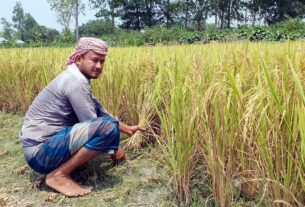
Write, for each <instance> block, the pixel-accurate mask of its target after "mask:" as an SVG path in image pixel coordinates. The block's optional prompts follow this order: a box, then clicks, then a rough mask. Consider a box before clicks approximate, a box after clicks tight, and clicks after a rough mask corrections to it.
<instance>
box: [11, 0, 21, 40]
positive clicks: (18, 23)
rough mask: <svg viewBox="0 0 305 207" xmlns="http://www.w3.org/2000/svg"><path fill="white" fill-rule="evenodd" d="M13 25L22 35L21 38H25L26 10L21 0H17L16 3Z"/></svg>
mask: <svg viewBox="0 0 305 207" xmlns="http://www.w3.org/2000/svg"><path fill="white" fill-rule="evenodd" d="M12 21H13V26H14V27H15V28H16V30H17V31H18V33H19V35H20V37H19V38H20V39H22V40H23V33H24V11H23V8H22V5H21V3H20V2H19V1H17V3H16V5H15V6H14V8H13V16H12Z"/></svg>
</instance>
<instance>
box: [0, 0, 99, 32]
mask: <svg viewBox="0 0 305 207" xmlns="http://www.w3.org/2000/svg"><path fill="white" fill-rule="evenodd" d="M17 1H20V2H21V5H22V8H23V11H24V13H30V14H31V15H32V16H33V17H34V19H35V20H36V21H37V23H38V24H40V25H42V26H46V27H48V28H53V29H57V30H59V31H61V30H62V29H63V27H62V26H61V25H60V24H58V23H57V20H56V13H55V12H54V11H52V10H51V7H50V5H49V4H48V2H47V0H0V18H2V17H4V18H5V19H6V20H7V21H9V22H12V15H13V8H14V6H15V5H16V2H17ZM82 2H83V3H85V5H86V9H85V15H83V14H80V16H79V25H82V24H83V23H86V22H88V21H89V20H94V19H96V18H95V16H94V14H95V10H92V9H90V7H89V5H88V2H89V1H88V0H82ZM74 24H75V23H74V22H73V23H72V24H71V27H74ZM0 30H2V26H1V25H0Z"/></svg>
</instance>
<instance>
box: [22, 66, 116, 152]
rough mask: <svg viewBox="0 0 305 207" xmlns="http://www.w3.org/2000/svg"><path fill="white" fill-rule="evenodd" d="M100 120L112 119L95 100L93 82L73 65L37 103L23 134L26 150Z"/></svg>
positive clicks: (29, 112) (31, 110)
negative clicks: (64, 130)
mask: <svg viewBox="0 0 305 207" xmlns="http://www.w3.org/2000/svg"><path fill="white" fill-rule="evenodd" d="M100 116H112V115H111V114H109V113H108V112H107V111H106V110H105V109H104V108H103V107H102V105H101V104H100V103H99V102H98V100H97V99H96V98H95V97H93V95H92V90H91V85H90V80H89V79H87V78H86V77H85V76H84V75H83V74H82V73H81V72H80V71H79V69H78V67H77V65H76V64H72V65H69V66H68V68H67V70H65V71H63V72H62V73H60V74H59V75H58V76H57V77H56V78H55V79H54V80H53V81H52V82H50V83H49V84H48V85H47V86H46V88H44V89H43V90H42V91H41V92H40V93H39V94H38V96H37V97H36V98H35V100H34V101H33V103H32V105H31V106H30V108H29V110H28V111H27V113H26V115H25V118H24V123H23V126H22V129H21V132H20V138H21V141H22V144H23V146H24V147H30V146H35V145H37V144H39V143H42V142H45V141H46V140H47V139H48V138H50V137H51V136H53V135H55V134H56V133H57V132H58V131H60V130H61V129H63V128H66V127H69V126H73V125H74V124H76V123H79V122H83V121H88V120H90V119H93V118H97V117H100Z"/></svg>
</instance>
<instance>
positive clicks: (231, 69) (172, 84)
mask: <svg viewBox="0 0 305 207" xmlns="http://www.w3.org/2000/svg"><path fill="white" fill-rule="evenodd" d="M304 48H305V42H304V41H297V42H289V41H288V42H280V43H274V42H272V43H266V42H265V43H250V42H237V43H213V44H206V45H187V46H155V47H128V48H111V49H110V52H109V55H108V56H107V59H106V63H105V67H104V71H103V74H102V75H101V76H100V78H99V79H98V80H93V81H92V87H93V93H94V95H95V96H96V97H97V98H99V100H100V101H101V102H102V104H103V105H104V107H105V108H106V109H107V110H108V111H110V112H111V113H112V114H114V115H116V116H118V117H119V118H120V119H121V120H122V121H125V122H127V123H128V124H137V123H139V124H140V125H142V126H144V127H145V128H146V131H145V133H141V134H140V133H138V134H136V135H134V136H133V137H131V138H129V139H123V141H122V145H123V146H124V148H126V149H129V150H132V151H137V153H139V152H140V153H144V152H146V150H147V148H148V147H149V148H150V147H153V148H154V149H158V150H159V151H158V152H159V154H155V153H152V154H151V156H150V158H149V159H152V160H156V161H157V162H158V163H160V165H161V166H162V169H163V171H166V174H167V175H168V176H169V179H168V180H167V182H168V183H167V184H168V186H169V187H168V188H169V189H170V191H171V195H172V197H173V198H174V200H175V202H174V203H172V204H171V205H173V206H175V205H176V206H219V207H227V206H234V205H235V204H236V202H237V201H238V200H240V199H243V200H245V201H246V203H245V205H242V206H275V207H281V206H304V205H305V93H304V86H305V49H304ZM72 50H73V48H67V49H62V48H37V49H1V50H0V83H1V84H0V108H1V109H2V111H4V112H18V113H19V114H24V113H25V112H26V111H27V109H28V107H29V105H30V104H31V102H32V101H33V99H34V98H35V96H36V95H37V94H38V93H39V91H40V90H41V89H42V88H43V87H44V86H45V85H46V84H47V83H49V82H50V81H51V80H52V79H53V78H54V77H55V76H56V75H57V74H59V73H60V72H61V71H63V70H64V69H65V63H66V59H67V57H68V55H69V54H70V53H71V52H72ZM0 139H1V138H0ZM19 153H20V152H19ZM1 159H5V157H4V158H1ZM0 188H1V186H0ZM203 198H205V199H203ZM247 203H248V204H247ZM250 203H251V204H250ZM161 206H162V205H161ZM163 206H165V205H163Z"/></svg>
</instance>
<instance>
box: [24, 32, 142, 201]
mask: <svg viewBox="0 0 305 207" xmlns="http://www.w3.org/2000/svg"><path fill="white" fill-rule="evenodd" d="M107 50H108V47H107V45H106V43H105V42H103V41H102V40H99V39H95V38H89V37H86V38H81V39H80V40H79V42H78V44H77V46H76V48H75V50H74V52H73V53H72V54H71V55H70V56H69V59H68V62H67V70H65V71H63V72H62V73H60V74H59V75H58V76H57V77H56V78H55V79H54V80H53V81H52V82H50V83H49V84H48V85H47V86H46V88H44V89H43V90H42V91H41V92H40V93H39V94H38V96H37V97H36V98H35V100H34V101H33V103H32V105H31V106H30V108H29V110H28V111H27V113H26V115H25V118H24V123H23V126H22V129H21V132H20V138H21V141H22V144H23V152H24V156H25V159H26V161H27V163H28V165H29V166H30V167H31V168H32V169H33V170H35V171H37V172H38V173H42V174H47V176H46V184H47V185H48V186H49V187H51V188H53V189H55V190H57V191H59V192H61V193H63V194H64V195H66V196H81V195H85V194H88V193H89V192H90V191H91V187H89V186H81V185H78V184H77V183H76V182H74V181H73V180H72V179H71V177H70V173H71V172H72V171H73V170H75V169H76V168H77V167H79V166H81V165H83V164H85V163H87V162H88V161H90V160H91V159H93V158H94V157H96V156H97V155H99V154H100V153H105V152H106V153H109V154H111V155H110V156H111V158H112V159H113V160H124V159H125V152H124V151H123V150H122V149H121V148H119V143H120V131H121V132H123V133H125V134H127V135H129V136H132V135H133V134H134V133H135V132H136V131H138V130H141V131H143V128H141V127H140V126H138V125H135V126H129V125H126V124H124V123H122V122H120V121H119V120H118V119H117V118H116V117H113V116H112V115H111V114H109V113H108V112H107V111H106V110H105V109H104V108H103V107H102V105H101V104H100V103H99V102H98V100H97V99H96V98H95V97H94V96H93V95H92V91H91V85H90V80H91V79H96V78H98V77H99V76H100V74H101V73H102V71H103V67H104V62H105V57H106V55H107Z"/></svg>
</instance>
